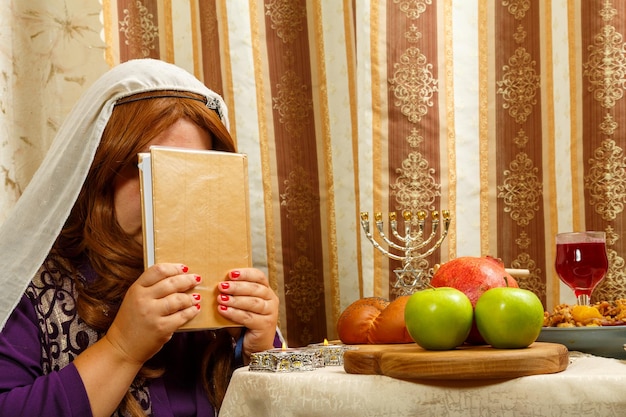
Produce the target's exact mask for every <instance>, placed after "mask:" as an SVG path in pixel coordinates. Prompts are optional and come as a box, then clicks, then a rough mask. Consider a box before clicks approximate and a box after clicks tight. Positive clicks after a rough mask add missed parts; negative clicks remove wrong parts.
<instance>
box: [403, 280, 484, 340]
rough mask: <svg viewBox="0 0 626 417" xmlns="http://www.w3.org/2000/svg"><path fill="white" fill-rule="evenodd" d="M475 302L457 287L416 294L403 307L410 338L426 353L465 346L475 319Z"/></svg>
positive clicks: (429, 290)
mask: <svg viewBox="0 0 626 417" xmlns="http://www.w3.org/2000/svg"><path fill="white" fill-rule="evenodd" d="M473 314H474V312H473V308H472V302H471V301H470V300H469V298H468V297H467V296H466V295H465V294H464V293H463V292H461V291H459V290H457V289H456V288H450V287H439V288H428V289H425V290H421V291H417V292H415V293H413V294H412V295H411V297H409V300H408V301H407V303H406V306H405V307H404V321H405V324H406V328H407V331H408V332H409V335H410V336H411V338H412V339H413V340H414V341H415V342H416V343H417V344H418V345H420V346H421V347H423V348H424V349H427V350H449V349H454V348H456V347H457V346H460V345H462V344H463V342H464V341H465V339H466V338H467V335H468V334H469V331H470V329H471V327H472V322H473V319H474V315H473Z"/></svg>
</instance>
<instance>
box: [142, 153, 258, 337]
mask: <svg viewBox="0 0 626 417" xmlns="http://www.w3.org/2000/svg"><path fill="white" fill-rule="evenodd" d="M139 176H140V180H141V181H140V183H141V203H142V210H143V238H144V245H143V246H144V263H145V266H146V268H147V267H149V266H151V265H153V264H155V263H162V262H173V263H181V264H185V265H187V266H188V267H189V273H193V274H198V275H200V276H201V277H202V283H201V284H200V285H199V286H197V287H196V288H194V289H193V290H192V291H193V292H197V293H200V294H201V296H202V299H201V302H200V305H201V308H200V314H199V315H198V316H196V317H195V318H193V319H192V320H190V321H189V322H188V323H187V324H186V325H184V326H183V327H181V328H180V330H202V329H214V328H220V327H230V326H239V325H238V324H237V323H234V322H231V321H229V320H226V319H225V318H224V317H222V316H221V315H220V314H219V313H218V312H217V297H218V294H219V291H218V290H217V284H218V282H220V281H224V280H225V279H226V273H227V271H228V270H230V269H233V268H245V267H249V266H251V265H252V249H251V243H250V231H249V230H250V228H249V218H250V213H249V203H248V159H247V156H246V155H244V154H239V153H229V152H221V151H201V150H192V149H186V148H171V147H159V146H153V147H151V148H150V152H146V153H140V154H139Z"/></svg>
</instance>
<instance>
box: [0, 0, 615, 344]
mask: <svg viewBox="0 0 626 417" xmlns="http://www.w3.org/2000/svg"><path fill="white" fill-rule="evenodd" d="M3 2H4V4H5V6H11V7H3V8H2V9H0V16H2V23H3V24H2V26H1V28H0V36H1V39H2V42H1V45H2V54H1V55H0V68H1V69H2V75H3V76H2V78H1V79H0V88H1V91H2V95H1V100H2V102H1V110H2V111H1V112H0V129H2V132H3V134H2V140H1V141H0V168H1V170H0V175H1V177H2V179H3V181H0V186H1V187H2V193H1V194H0V196H1V198H0V220H2V219H4V218H5V217H6V213H7V211H8V210H10V208H11V207H12V205H13V204H14V203H15V201H16V199H17V198H18V197H19V195H20V193H21V192H22V190H23V189H24V187H25V186H26V185H27V184H28V181H29V179H30V178H31V176H32V174H33V172H34V170H35V169H36V168H37V166H38V164H39V162H40V161H41V158H42V156H43V155H44V154H45V152H46V149H47V148H48V145H49V143H50V140H51V139H52V137H53V136H54V133H55V130H56V128H57V126H58V125H59V123H60V122H61V121H62V120H63V117H64V115H65V114H66V112H67V111H68V109H69V107H70V106H71V105H72V104H73V103H74V102H75V100H76V98H77V97H78V95H79V94H80V93H81V91H82V90H83V89H84V87H85V86H86V85H89V84H90V83H91V82H92V81H93V80H94V79H95V78H97V77H98V76H99V75H100V74H102V73H103V72H104V71H106V70H107V69H108V68H109V67H110V66H112V65H115V64H117V63H119V62H122V61H125V60H127V59H131V58H136V57H153V58H160V59H163V60H166V61H169V62H174V63H176V64H178V65H179V66H182V67H183V68H186V69H187V70H189V71H190V72H192V73H194V74H195V75H196V76H197V77H198V78H200V79H201V80H203V81H204V82H205V84H207V85H208V86H209V87H210V88H212V89H214V90H215V91H217V92H219V93H220V94H222V95H223V96H224V98H225V100H226V102H227V104H228V106H229V108H230V112H231V125H232V126H231V130H232V132H233V134H234V136H235V138H236V140H237V142H238V146H239V148H240V150H241V151H242V152H245V153H247V154H248V155H249V160H250V190H251V196H250V198H251V205H252V210H251V226H252V239H253V244H254V262H255V264H256V266H258V267H259V268H262V269H264V270H265V271H266V272H267V273H268V275H269V277H270V279H271V282H272V285H273V286H274V288H275V290H276V291H277V292H278V294H279V295H280V298H281V311H280V325H281V328H282V330H283V332H284V333H285V334H286V336H287V338H288V340H289V343H290V344H291V345H305V344H307V343H312V342H319V341H321V340H322V339H323V338H325V337H328V338H334V337H336V332H335V322H336V319H337V317H338V315H339V314H340V312H341V311H342V310H343V308H345V307H346V306H347V305H348V304H350V303H351V302H352V301H354V300H355V299H357V298H359V297H365V296H372V295H377V296H382V297H387V298H393V297H395V296H396V295H397V293H396V292H395V289H394V287H393V283H394V281H395V279H396V274H395V273H394V272H393V270H394V269H397V268H398V266H399V262H398V261H390V260H388V259H387V258H386V257H384V256H382V255H381V254H379V253H378V252H376V251H375V250H374V249H373V247H372V245H371V243H370V242H369V241H368V240H367V239H366V238H365V235H364V233H363V231H362V230H361V225H360V223H359V219H360V213H361V212H368V213H369V217H370V222H371V221H372V219H373V218H374V213H375V212H381V213H383V220H384V221H385V230H388V229H387V227H388V218H387V215H388V214H389V213H391V212H397V213H398V214H399V216H398V217H399V218H401V216H400V213H402V212H403V211H404V210H411V211H414V212H415V211H416V210H418V209H424V210H426V211H427V212H431V211H439V210H442V209H446V210H450V212H451V216H452V223H451V226H450V230H449V235H448V237H447V238H446V239H445V241H444V244H443V245H442V246H441V248H440V249H439V250H437V251H435V253H434V254H433V255H432V256H430V257H427V258H425V261H424V263H423V265H421V267H423V268H424V270H425V271H426V273H427V274H428V273H429V272H428V271H429V269H430V268H431V267H432V266H433V265H434V264H435V263H440V262H445V261H446V260H448V259H450V258H453V257H457V256H462V255H472V256H479V255H493V256H497V257H500V258H502V259H503V260H504V262H505V264H506V265H507V266H510V267H514V268H527V269H529V270H530V272H531V275H530V277H528V278H525V279H523V280H520V284H521V285H522V286H524V287H526V288H529V289H532V290H533V291H535V292H536V293H537V295H539V296H540V298H541V299H542V300H543V301H544V303H545V305H546V308H552V306H554V305H555V304H556V303H559V302H573V296H572V295H571V294H570V291H569V290H567V289H565V288H563V286H562V285H561V284H560V283H559V281H558V279H557V278H556V276H555V273H554V269H553V265H552V262H553V259H554V235H555V233H557V232H558V231H567V230H583V229H598V230H604V231H606V232H607V234H608V236H609V244H608V250H609V257H610V260H611V270H610V272H609V275H608V277H607V279H606V280H605V283H604V284H603V285H602V287H601V288H599V289H598V290H597V292H596V294H595V297H596V298H597V299H600V298H601V299H606V298H617V297H620V298H621V297H624V296H625V295H626V294H625V293H626V285H625V283H624V272H623V266H624V258H623V256H624V255H623V248H624V243H623V241H624V239H623V236H622V235H623V231H624V227H623V221H622V219H623V215H622V212H623V208H624V203H625V201H626V191H625V188H626V187H625V184H626V171H625V169H624V167H625V165H626V160H625V157H624V154H623V148H624V146H625V143H624V139H623V137H624V134H623V133H622V132H623V130H624V124H625V123H626V113H625V111H624V109H625V103H624V97H623V95H624V88H625V87H626V44H625V43H624V39H623V36H624V34H626V18H625V15H626V4H624V2H622V1H618V0H570V1H566V0H544V1H540V0H463V1H453V0H387V1H382V0H381V1H376V0H354V1H349V0H101V1H98V0H30V1H28V2H23V1H20V0H12V1H9V0H3ZM242 221H244V219H242ZM398 223H399V225H400V232H401V233H404V226H403V222H402V220H399V221H398ZM425 223H426V228H425V232H426V233H429V232H430V229H431V219H430V217H429V218H428V219H427V220H426V222H425ZM372 227H373V225H372ZM384 246H386V245H384Z"/></svg>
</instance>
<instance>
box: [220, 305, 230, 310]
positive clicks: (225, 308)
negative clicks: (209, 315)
mask: <svg viewBox="0 0 626 417" xmlns="http://www.w3.org/2000/svg"><path fill="white" fill-rule="evenodd" d="M220 310H222V311H226V310H228V307H227V306H224V305H221V304H220Z"/></svg>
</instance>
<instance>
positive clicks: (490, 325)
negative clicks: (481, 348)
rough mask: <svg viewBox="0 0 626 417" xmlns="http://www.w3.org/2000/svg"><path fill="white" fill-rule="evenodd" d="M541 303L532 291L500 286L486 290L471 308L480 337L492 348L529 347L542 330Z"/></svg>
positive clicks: (542, 309) (542, 310)
mask: <svg viewBox="0 0 626 417" xmlns="http://www.w3.org/2000/svg"><path fill="white" fill-rule="evenodd" d="M543 312H544V308H543V304H541V300H539V297H537V296H536V295H535V293H533V292H532V291H529V290H525V289H521V288H512V287H499V288H491V289H489V290H487V291H485V292H484V293H483V294H482V295H481V296H480V298H479V299H478V301H477V302H476V306H475V308H474V319H475V320H476V327H477V328H478V331H479V332H480V335H481V336H482V337H483V338H484V339H485V341H486V342H487V343H488V344H490V345H491V346H492V347H494V348H498V349H518V348H525V347H528V346H530V344H531V343H533V342H534V341H535V340H537V337H539V333H540V332H541V328H542V327H543Z"/></svg>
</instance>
